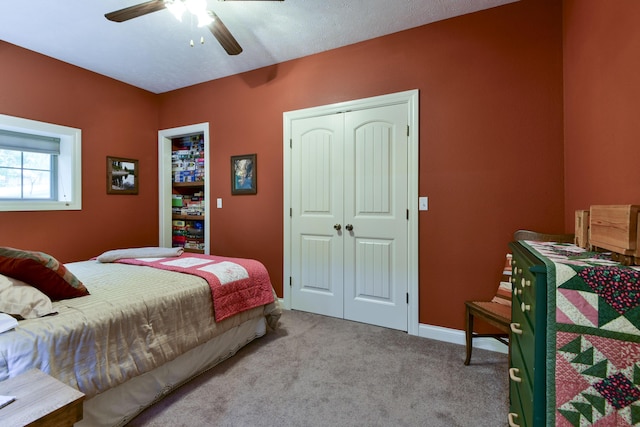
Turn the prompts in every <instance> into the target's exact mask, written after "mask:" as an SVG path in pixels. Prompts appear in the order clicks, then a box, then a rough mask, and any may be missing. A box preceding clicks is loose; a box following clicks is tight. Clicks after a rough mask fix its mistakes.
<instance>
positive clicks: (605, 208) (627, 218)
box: [589, 205, 640, 256]
mask: <svg viewBox="0 0 640 427" xmlns="http://www.w3.org/2000/svg"><path fill="white" fill-rule="evenodd" d="M639 212H640V206H639V205H593V206H591V209H590V212H589V242H590V244H591V245H592V246H595V247H598V248H602V249H607V250H610V251H613V252H616V253H618V254H622V255H636V256H637V255H638V249H639V248H638V213H639Z"/></svg>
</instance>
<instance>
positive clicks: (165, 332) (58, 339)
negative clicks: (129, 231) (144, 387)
mask: <svg viewBox="0 0 640 427" xmlns="http://www.w3.org/2000/svg"><path fill="white" fill-rule="evenodd" d="M65 266H66V267H67V268H68V269H69V270H70V271H71V272H72V273H73V274H75V275H76V276H77V277H78V278H79V279H80V280H82V282H83V283H84V284H85V286H87V288H88V289H89V292H91V295H89V296H85V297H81V298H74V299H69V300H63V301H57V302H54V309H55V310H57V311H58V313H59V314H57V315H55V316H48V317H43V318H40V319H30V320H22V321H20V323H19V326H18V327H17V328H16V329H15V330H13V331H9V332H6V333H4V334H0V381H1V380H4V379H7V378H9V377H13V376H16V375H18V374H20V373H22V372H25V371H27V370H29V369H31V368H38V369H40V370H42V371H44V372H46V373H49V374H50V375H52V376H53V377H55V378H58V379H59V380H61V381H62V382H64V383H66V384H68V385H70V386H72V387H74V388H77V389H78V390H80V391H82V392H83V393H85V394H86V396H87V398H91V397H93V396H94V395H96V394H98V393H100V392H102V391H105V390H107V389H109V388H112V387H114V386H116V385H118V384H121V383H123V382H125V381H126V380H128V379H130V378H132V377H135V376H137V375H140V374H142V373H144V372H147V371H149V370H151V369H153V368H155V367H157V366H160V365H162V364H163V363H165V362H167V361H170V360H173V359H174V358H176V357H177V356H178V355H180V354H182V353H184V352H186V351H188V350H190V349H192V348H194V347H196V346H197V345H199V344H202V343H204V342H206V341H208V340H210V339H211V338H213V337H214V336H216V335H218V334H221V333H223V332H224V331H226V330H228V329H229V328H231V327H233V326H236V325H238V324H240V323H242V322H243V321H245V320H247V319H250V318H252V317H256V316H263V315H265V314H266V313H267V312H269V311H272V310H276V312H277V311H278V310H279V309H278V308H277V306H276V304H277V303H275V304H271V305H270V306H267V307H257V308H254V309H252V310H248V311H246V312H243V313H240V314H239V315H237V316H234V317H231V318H228V319H226V320H224V321H222V322H220V323H219V324H216V323H215V321H214V320H213V316H212V314H213V307H212V302H211V289H210V288H209V286H208V284H207V283H206V281H205V280H204V279H202V278H200V277H197V276H193V275H189V274H182V273H177V272H173V271H165V270H158V269H154V268H150V267H143V266H135V265H125V264H103V263H99V262H98V261H82V262H76V263H70V264H65Z"/></svg>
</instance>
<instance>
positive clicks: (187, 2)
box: [104, 0, 284, 55]
mask: <svg viewBox="0 0 640 427" xmlns="http://www.w3.org/2000/svg"><path fill="white" fill-rule="evenodd" d="M221 1H233V0H221ZM236 1H239V0H236ZM244 1H284V0H244ZM162 9H169V10H170V11H171V12H172V13H173V14H174V15H175V16H176V18H178V19H179V20H182V14H183V13H184V12H185V11H186V10H188V11H189V12H191V13H192V14H193V15H195V16H196V17H197V18H198V26H199V27H202V26H205V25H206V26H207V27H209V31H211V34H213V36H214V37H215V38H216V40H218V42H219V43H220V44H221V45H222V47H223V48H224V50H226V51H227V53H228V54H229V55H238V54H239V53H240V52H242V47H240V44H238V42H237V40H236V39H235V38H234V37H233V35H232V34H231V32H230V31H229V29H228V28H227V26H226V25H224V23H223V22H222V21H221V20H220V18H218V15H216V14H215V13H214V12H213V11H212V10H209V9H207V2H206V0H150V1H147V2H144V3H140V4H137V5H135V6H130V7H125V8H124V9H120V10H116V11H113V12H109V13H107V14H105V15H104V16H105V18H107V19H108V20H110V21H113V22H124V21H128V20H129V19H133V18H138V17H139V16H143V15H147V14H149V13H152V12H157V11H159V10H162Z"/></svg>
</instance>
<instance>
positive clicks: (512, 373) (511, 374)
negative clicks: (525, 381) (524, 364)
mask: <svg viewBox="0 0 640 427" xmlns="http://www.w3.org/2000/svg"><path fill="white" fill-rule="evenodd" d="M519 373H520V369H518V368H509V378H511V381H513V382H516V383H521V382H522V378H520V377H519V376H518V374H519Z"/></svg>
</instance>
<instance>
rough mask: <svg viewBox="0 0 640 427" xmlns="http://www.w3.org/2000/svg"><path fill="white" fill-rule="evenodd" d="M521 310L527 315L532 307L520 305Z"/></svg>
mask: <svg viewBox="0 0 640 427" xmlns="http://www.w3.org/2000/svg"><path fill="white" fill-rule="evenodd" d="M520 309H521V310H522V312H523V313H526V312H527V311H529V310H531V305H529V304H525V303H522V304H520Z"/></svg>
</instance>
